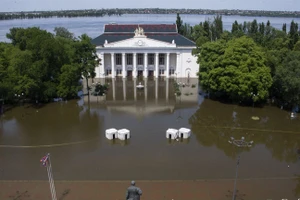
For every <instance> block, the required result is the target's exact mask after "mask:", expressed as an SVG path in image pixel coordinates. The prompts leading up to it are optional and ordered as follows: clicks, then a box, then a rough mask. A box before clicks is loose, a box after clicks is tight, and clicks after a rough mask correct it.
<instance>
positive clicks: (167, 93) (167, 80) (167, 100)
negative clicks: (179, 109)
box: [166, 78, 169, 103]
mask: <svg viewBox="0 0 300 200" xmlns="http://www.w3.org/2000/svg"><path fill="white" fill-rule="evenodd" d="M166 102H167V103H168V102H169V79H168V78H167V79H166Z"/></svg>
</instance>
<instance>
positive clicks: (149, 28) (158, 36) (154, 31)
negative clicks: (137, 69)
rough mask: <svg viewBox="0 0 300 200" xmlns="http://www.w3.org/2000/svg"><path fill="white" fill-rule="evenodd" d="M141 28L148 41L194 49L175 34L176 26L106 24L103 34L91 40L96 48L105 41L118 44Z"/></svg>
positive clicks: (189, 43)
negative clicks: (173, 43) (152, 40)
mask: <svg viewBox="0 0 300 200" xmlns="http://www.w3.org/2000/svg"><path fill="white" fill-rule="evenodd" d="M138 27H141V28H143V30H144V34H145V36H146V37H147V38H149V39H154V40H158V41H162V42H168V43H172V41H173V40H174V42H175V44H176V45H177V46H181V47H195V46H196V44H195V43H194V42H193V41H191V40H189V39H187V38H186V37H184V36H182V35H180V34H179V33H177V27H176V24H140V25H139V24H108V25H105V27H104V33H103V34H102V35H100V36H98V37H96V38H94V39H93V40H92V43H93V44H94V45H96V46H103V45H104V43H105V40H107V42H108V43H111V42H118V41H122V40H126V39H130V38H133V37H134V36H135V33H134V31H135V30H136V28H138Z"/></svg>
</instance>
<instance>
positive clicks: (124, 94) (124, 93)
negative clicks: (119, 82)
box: [123, 78, 126, 101]
mask: <svg viewBox="0 0 300 200" xmlns="http://www.w3.org/2000/svg"><path fill="white" fill-rule="evenodd" d="M123 97H124V101H126V79H125V78H123Z"/></svg>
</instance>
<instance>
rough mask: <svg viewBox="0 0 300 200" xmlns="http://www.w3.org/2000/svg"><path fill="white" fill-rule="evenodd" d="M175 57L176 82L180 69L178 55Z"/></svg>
mask: <svg viewBox="0 0 300 200" xmlns="http://www.w3.org/2000/svg"><path fill="white" fill-rule="evenodd" d="M176 55H177V57H176V81H177V78H178V76H179V70H180V69H181V66H179V59H180V53H177V54H176Z"/></svg>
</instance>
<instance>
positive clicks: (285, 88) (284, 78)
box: [274, 51, 300, 107]
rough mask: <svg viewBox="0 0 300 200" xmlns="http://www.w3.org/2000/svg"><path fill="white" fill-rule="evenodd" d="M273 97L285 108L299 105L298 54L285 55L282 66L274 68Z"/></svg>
mask: <svg viewBox="0 0 300 200" xmlns="http://www.w3.org/2000/svg"><path fill="white" fill-rule="evenodd" d="M274 85H275V88H276V93H275V95H276V96H277V97H280V98H281V99H282V100H283V104H285V105H286V106H290V107H292V106H295V105H299V104H300V52H299V51H290V52H288V53H287V55H286V57H285V59H284V60H283V62H282V64H280V65H279V66H278V67H277V68H276V72H275V76H274Z"/></svg>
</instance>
